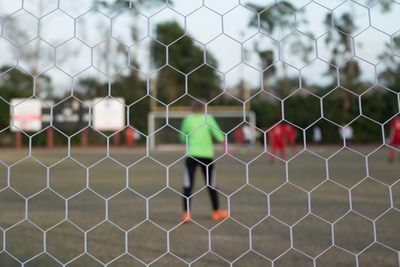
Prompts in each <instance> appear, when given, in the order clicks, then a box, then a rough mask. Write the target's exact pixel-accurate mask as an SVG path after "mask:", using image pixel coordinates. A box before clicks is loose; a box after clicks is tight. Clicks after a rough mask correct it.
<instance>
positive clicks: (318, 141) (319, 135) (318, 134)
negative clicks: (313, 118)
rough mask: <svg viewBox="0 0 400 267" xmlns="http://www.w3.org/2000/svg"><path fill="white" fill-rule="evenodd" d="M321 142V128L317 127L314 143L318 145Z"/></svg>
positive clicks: (314, 133)
mask: <svg viewBox="0 0 400 267" xmlns="http://www.w3.org/2000/svg"><path fill="white" fill-rule="evenodd" d="M321 140H322V132H321V128H319V127H318V126H315V127H314V128H313V142H314V143H316V144H318V143H320V142H321Z"/></svg>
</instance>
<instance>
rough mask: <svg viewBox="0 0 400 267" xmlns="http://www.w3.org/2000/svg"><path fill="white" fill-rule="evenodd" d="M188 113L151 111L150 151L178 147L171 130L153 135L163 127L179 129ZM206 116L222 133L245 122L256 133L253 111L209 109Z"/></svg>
mask: <svg viewBox="0 0 400 267" xmlns="http://www.w3.org/2000/svg"><path fill="white" fill-rule="evenodd" d="M190 113H191V112H190V111H188V110H187V111H170V112H168V113H166V112H161V111H152V112H150V113H149V115H148V127H149V129H148V130H149V131H148V134H149V135H151V136H153V138H150V139H149V143H150V144H149V145H150V149H152V150H153V149H157V148H160V147H166V146H168V147H177V146H179V138H178V136H177V135H176V134H174V133H173V130H172V129H170V130H168V129H166V131H163V132H162V133H159V134H156V135H153V134H154V133H155V132H156V131H157V130H158V129H160V128H161V127H163V126H171V127H173V128H175V129H178V130H179V129H180V125H181V122H182V120H183V118H184V117H185V116H186V115H188V114H190ZM207 114H210V115H213V116H214V117H215V119H216V120H217V122H218V125H219V126H220V128H221V130H222V131H223V132H224V133H229V132H231V131H232V130H233V129H235V128H236V127H238V126H240V125H241V124H242V123H244V122H246V123H247V124H248V125H249V127H250V128H251V130H252V132H253V133H254V132H255V131H256V129H255V125H256V115H255V113H254V112H253V111H246V112H243V110H228V109H227V111H223V109H222V108H218V109H211V111H208V112H207ZM231 136H232V135H231V134H229V136H228V141H229V143H231V142H233V137H231ZM231 139H232V140H231ZM253 139H254V140H252V141H253V143H254V142H255V135H253Z"/></svg>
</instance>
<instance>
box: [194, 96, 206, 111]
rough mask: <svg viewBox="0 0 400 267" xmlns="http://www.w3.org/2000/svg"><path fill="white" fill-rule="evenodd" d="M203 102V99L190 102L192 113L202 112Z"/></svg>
mask: <svg viewBox="0 0 400 267" xmlns="http://www.w3.org/2000/svg"><path fill="white" fill-rule="evenodd" d="M204 103H205V101H204V100H203V99H198V100H193V101H192V104H191V106H192V111H193V112H202V111H204V105H205V104H204Z"/></svg>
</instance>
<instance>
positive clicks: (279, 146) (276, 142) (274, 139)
mask: <svg viewBox="0 0 400 267" xmlns="http://www.w3.org/2000/svg"><path fill="white" fill-rule="evenodd" d="M268 141H269V144H270V146H271V149H272V151H271V152H272V154H273V155H274V156H278V153H279V154H280V155H281V158H282V159H285V154H286V152H285V127H284V126H283V125H282V124H281V123H279V124H276V125H275V126H274V127H272V129H271V130H270V131H269V132H268ZM273 162H274V158H273V157H272V156H271V159H270V163H273Z"/></svg>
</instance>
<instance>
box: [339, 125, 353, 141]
mask: <svg viewBox="0 0 400 267" xmlns="http://www.w3.org/2000/svg"><path fill="white" fill-rule="evenodd" d="M339 134H340V138H342V140H344V141H345V142H346V146H350V144H351V140H352V139H353V128H352V127H351V126H350V125H348V126H342V127H341V128H339Z"/></svg>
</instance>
